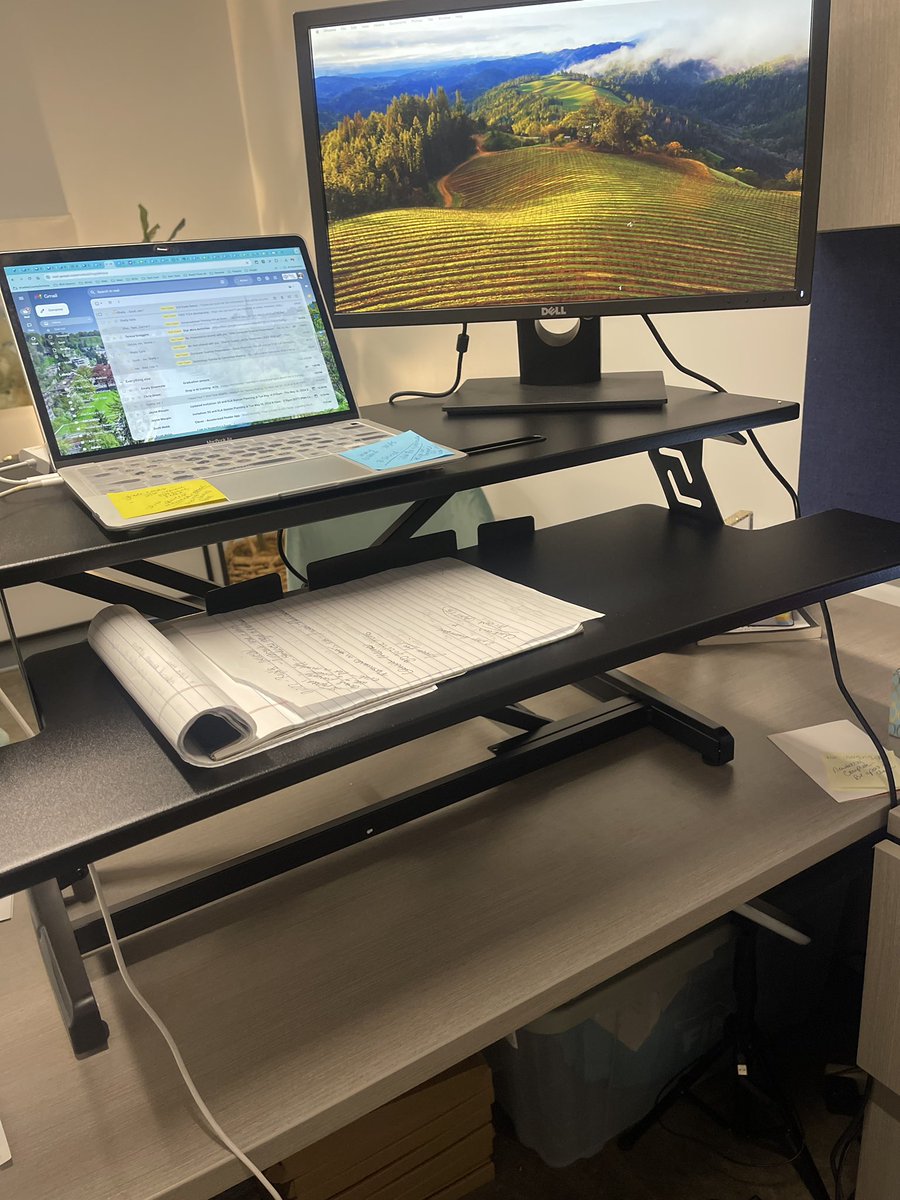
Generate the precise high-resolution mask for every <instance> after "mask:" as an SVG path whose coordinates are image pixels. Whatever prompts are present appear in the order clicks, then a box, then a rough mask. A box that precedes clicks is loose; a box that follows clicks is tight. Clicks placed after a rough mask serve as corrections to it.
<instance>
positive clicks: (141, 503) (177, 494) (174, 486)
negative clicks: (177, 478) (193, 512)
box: [107, 479, 228, 517]
mask: <svg viewBox="0 0 900 1200" xmlns="http://www.w3.org/2000/svg"><path fill="white" fill-rule="evenodd" d="M107 496H108V498H109V499H110V500H112V502H113V504H114V505H115V507H116V508H117V510H118V512H119V515H120V516H122V517H148V516H150V514H151V513H161V512H173V511H174V510H175V509H176V508H197V507H198V506H199V505H201V504H218V503H219V502H220V501H221V500H227V499H228V497H227V496H226V495H225V493H224V492H220V491H219V489H218V488H217V487H213V485H212V484H211V483H207V482H206V480H205V479H188V480H186V481H185V482H184V483H166V484H161V485H158V486H157V487H146V488H136V489H135V490H134V491H130V492H107Z"/></svg>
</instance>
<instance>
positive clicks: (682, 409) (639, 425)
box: [0, 388, 800, 588]
mask: <svg viewBox="0 0 900 1200" xmlns="http://www.w3.org/2000/svg"><path fill="white" fill-rule="evenodd" d="M799 411H800V409H799V405H797V404H795V403H792V402H787V401H782V400H763V399H759V398H757V397H753V396H732V395H730V394H722V395H720V394H717V393H714V392H708V391H703V390H701V389H694V388H670V389H669V403H668V405H667V406H666V408H665V409H664V410H662V411H647V410H641V411H638V412H608V413H596V412H595V413H552V414H549V413H535V414H531V415H524V416H518V415H517V416H497V417H469V418H464V417H454V418H450V417H447V416H445V414H444V413H443V412H442V410H441V406H440V403H439V402H438V401H433V400H430V401H429V400H424V401H411V402H408V403H401V404H397V405H395V406H390V405H387V404H380V405H374V406H370V407H367V408H365V409H364V410H363V412H362V415H363V416H364V417H365V418H366V419H368V420H371V421H374V422H376V423H378V424H381V425H388V426H391V427H392V428H394V429H398V430H405V429H414V430H415V431H416V432H418V433H420V434H422V435H423V436H424V437H427V438H429V439H431V440H432V441H435V442H439V443H444V444H446V445H448V446H452V447H454V448H457V449H465V448H466V447H467V446H481V445H484V444H485V443H487V442H499V441H507V440H510V439H513V438H518V437H522V436H527V435H529V434H540V435H541V436H542V437H543V439H544V440H543V441H540V442H534V443H532V444H530V445H525V446H515V447H510V448H508V449H505V450H499V451H494V452H492V453H490V454H479V455H475V456H473V457H472V458H469V459H460V460H457V461H454V462H452V463H449V464H447V465H445V466H438V467H435V468H433V469H429V470H423V471H417V472H413V473H410V474H403V475H395V476H393V477H392V478H390V479H380V480H375V481H373V482H372V483H367V484H366V485H364V486H358V487H342V488H331V489H328V490H325V491H318V492H315V493H309V494H307V495H306V496H305V497H304V496H298V497H295V498H293V499H289V500H282V501H274V502H270V503H267V504H265V505H256V506H253V507H247V508H241V509H233V510H232V511H231V512H229V513H227V514H224V513H223V514H221V515H219V516H216V515H215V513H214V512H212V511H206V510H203V509H197V510H195V511H194V512H193V513H192V514H191V515H190V516H189V518H187V519H182V520H180V521H175V522H173V523H171V524H169V523H165V524H162V525H157V526H152V527H150V528H149V529H148V530H147V531H145V532H143V533H140V532H139V533H135V534H132V535H131V536H128V537H122V536H113V535H111V534H108V533H106V532H105V531H104V530H103V529H101V528H100V526H99V525H98V524H97V523H96V522H95V521H94V520H93V519H92V518H91V517H90V516H89V515H88V513H87V511H86V510H85V509H83V508H82V507H81V506H80V505H79V504H78V503H77V502H76V501H75V499H74V497H73V496H72V495H71V494H70V493H69V492H68V489H66V488H63V487H52V488H35V489H34V490H33V491H32V492H20V493H19V494H18V495H16V496H11V497H10V498H9V500H8V501H4V500H3V499H2V493H0V588H7V587H13V586H16V585H18V584H23V583H36V582H41V581H45V580H52V579H59V578H61V577H64V576H67V575H71V574H73V573H75V572H78V571H89V570H93V569H96V568H98V567H104V566H105V567H113V566H116V565H117V564H121V563H127V562H129V561H131V560H133V559H138V558H150V557H153V556H154V555H159V554H168V553H171V552H172V551H175V550H187V549H191V548H193V547H196V546H202V545H206V544H210V543H215V542H222V541H227V540H230V539H232V538H240V537H247V536H249V535H251V534H254V533H262V532H265V531H267V530H272V529H281V528H288V527H290V526H292V525H304V524H307V523H309V522H312V521H322V520H326V519H328V518H331V517H339V516H346V515H349V514H353V513H358V512H365V511H368V510H370V509H374V508H381V507H388V506H390V505H396V504H409V503H412V502H414V501H417V500H423V499H427V498H431V497H435V496H449V495H451V494H452V493H454V492H458V491H465V490H467V489H469V488H476V487H486V486H487V485H489V484H492V483H503V482H505V481H507V480H511V479H522V478H524V477H526V476H530V475H541V474H544V473H546V472H549V471H559V470H563V469H564V468H567V467H575V466H581V465H583V464H585V463H592V462H602V461H605V460H608V459H613V458H621V457H623V456H624V455H627V454H637V453H640V452H641V451H647V450H653V449H658V448H660V447H665V446H675V445H680V444H683V443H687V442H692V441H700V440H702V439H703V438H707V437H717V436H719V435H721V434H724V433H733V432H735V431H736V430H742V429H747V428H751V427H753V428H759V427H762V426H765V425H775V424H781V423H783V422H785V421H793V420H796V418H797V417H798V415H799ZM735 453H736V454H740V453H741V451H740V449H739V448H737V447H736V448H735Z"/></svg>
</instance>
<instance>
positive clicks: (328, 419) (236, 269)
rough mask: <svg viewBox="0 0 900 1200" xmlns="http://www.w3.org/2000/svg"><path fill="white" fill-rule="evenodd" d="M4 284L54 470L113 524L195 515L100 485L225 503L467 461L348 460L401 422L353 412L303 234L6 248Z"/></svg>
mask: <svg viewBox="0 0 900 1200" xmlns="http://www.w3.org/2000/svg"><path fill="white" fill-rule="evenodd" d="M0 292H2V295H3V299H4V302H5V304H6V308H7V311H8V313H9V317H10V323H11V325H12V328H13V332H14V334H15V338H16V342H17V344H18V347H19V353H20V355H21V357H22V363H23V366H24V369H25V373H26V375H27V377H28V382H29V384H30V387H31V391H32V394H33V397H34V403H35V407H36V409H37V412H38V416H39V418H40V421H41V424H42V426H43V429H44V434H45V437H46V440H47V446H48V448H49V451H50V457H51V458H52V460H53V464H54V467H55V468H56V470H57V471H58V472H59V474H60V476H61V477H62V479H63V480H64V481H65V483H66V484H68V486H69V487H70V488H71V489H72V491H73V492H74V493H75V495H76V496H77V497H78V499H79V500H80V501H81V503H82V504H83V505H85V507H86V508H87V509H88V510H89V511H90V512H91V513H92V514H93V515H94V516H95V517H96V519H97V520H98V521H99V522H100V523H101V524H102V525H103V526H105V527H106V528H108V529H114V530H125V531H127V530H128V529H134V528H142V527H143V526H145V525H147V524H150V523H153V522H158V521H172V520H173V518H175V519H177V518H179V517H180V518H184V517H186V516H190V515H193V514H196V513H197V512H198V511H199V510H198V509H196V508H180V509H177V510H175V511H172V510H169V511H166V512H160V513H157V514H153V515H139V516H135V517H127V516H123V515H122V514H121V512H120V511H119V508H118V507H117V505H116V504H115V503H114V502H113V500H111V499H110V493H120V492H128V491H132V490H135V489H140V488H147V487H154V486H162V485H170V484H173V483H179V482H188V481H194V480H198V479H200V480H205V481H207V482H208V483H210V484H212V485H213V487H214V488H216V489H218V491H219V492H221V493H222V494H223V495H224V496H225V500H221V501H218V502H217V503H216V505H215V507H216V509H217V510H219V511H221V510H224V509H226V508H233V507H236V506H243V505H248V504H259V503H262V502H265V501H267V500H272V499H276V498H279V497H284V496H295V495H299V494H300V493H302V492H308V491H314V490H316V491H317V490H320V489H323V488H331V487H344V486H348V485H354V484H361V483H365V482H367V481H370V480H371V479H373V478H380V477H382V476H384V475H387V474H395V473H397V472H399V471H410V470H422V469H423V467H427V466H434V465H439V464H440V463H443V462H449V461H450V460H451V459H452V458H462V457H464V455H463V454H462V453H461V452H460V451H458V450H449V449H448V450H447V453H446V455H445V456H444V457H442V458H441V459H439V460H437V461H432V462H425V463H422V462H417V463H404V462H403V460H402V459H401V463H400V465H392V466H389V467H387V468H386V469H382V470H376V469H374V468H370V467H369V466H365V465H363V464H362V463H359V462H354V461H351V460H350V459H348V458H345V457H343V453H344V452H345V451H348V450H355V449H358V448H359V447H365V446H368V445H369V444H370V443H373V442H377V441H380V440H383V439H384V438H387V437H393V436H395V435H396V433H397V430H396V429H390V428H388V427H386V426H383V425H376V424H374V423H372V422H371V421H365V420H363V419H361V418H360V415H359V411H358V409H357V407H356V403H355V401H354V399H353V395H352V393H351V391H350V385H349V383H348V382H347V376H346V372H345V371H344V367H343V364H342V363H341V358H340V354H339V352H338V348H337V345H336V343H335V340H334V335H333V334H332V331H331V328H330V326H329V324H328V321H327V319H326V317H325V312H324V308H323V305H322V300H321V296H320V294H319V289H318V286H317V284H316V280H315V277H314V275H313V271H312V266H311V264H310V261H309V256H308V253H307V250H306V247H305V245H304V243H303V241H302V240H301V239H300V238H298V237H274V238H242V239H229V240H226V241H215V242H170V243H168V244H165V245H155V244H152V243H151V244H146V245H137V246H106V247H100V248H97V247H93V248H80V249H73V250H33V251H27V252H23V253H15V254H3V255H0ZM364 457H365V456H364ZM204 511H206V510H204Z"/></svg>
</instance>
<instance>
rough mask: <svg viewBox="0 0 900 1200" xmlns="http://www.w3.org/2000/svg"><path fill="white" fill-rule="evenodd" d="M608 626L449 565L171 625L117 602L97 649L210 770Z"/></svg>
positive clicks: (396, 571)
mask: <svg viewBox="0 0 900 1200" xmlns="http://www.w3.org/2000/svg"><path fill="white" fill-rule="evenodd" d="M600 616H602V614H601V613H598V612H595V611H593V610H592V609H587V608H582V607H580V606H579V605H575V604H569V603H567V602H566V601H563V600H557V599H556V598H554V597H552V596H545V595H543V594H542V593H541V592H537V591H534V590H533V589H532V588H528V587H524V586H523V585H521V584H518V583H512V582H510V581H509V580H506V579H500V578H498V577H497V576H495V575H491V574H490V573H489V572H487V571H482V570H479V569H478V568H477V567H473V566H470V565H468V564H467V563H462V562H459V561H458V560H456V559H441V560H438V561H436V562H426V563H418V564H415V565H413V566H408V567H397V568H393V569H391V570H387V571H383V572H381V573H380V574H377V575H372V576H368V577H366V578H365V579H358V580H352V581H351V582H348V583H342V584H338V585H336V586H334V587H331V588H324V589H322V590H321V591H312V592H296V593H294V594H292V595H290V596H286V597H284V598H283V599H281V600H277V601H274V602H272V603H270V604H263V605H258V606H255V607H253V608H250V609H246V610H241V611H238V612H232V613H226V614H223V615H221V616H215V617H208V616H197V617H193V616H192V617H186V618H182V619H181V620H179V621H176V622H171V623H169V624H168V625H163V626H152V625H150V623H149V622H148V621H146V620H145V619H144V618H143V617H142V616H141V615H140V614H139V613H137V612H135V611H134V610H133V609H130V608H128V607H126V606H124V605H115V606H112V607H111V608H107V609H104V610H103V612H101V613H100V614H99V615H98V616H97V617H95V618H94V620H93V621H92V622H91V626H90V630H89V633H88V639H89V641H90V644H91V646H92V647H93V648H94V650H95V651H96V653H97V654H98V655H99V656H100V657H101V658H102V659H103V661H104V662H105V663H106V664H107V666H108V667H109V669H110V670H111V671H112V672H113V674H114V675H115V676H116V678H117V679H118V680H119V682H120V683H121V684H122V686H123V687H124V688H125V689H126V691H128V692H129V694H130V695H131V696H132V698H133V699H134V700H135V701H136V702H137V704H138V705H139V706H140V707H141V708H142V709H143V711H144V712H145V713H146V714H147V716H148V717H149V718H150V720H151V721H152V722H153V723H154V724H155V725H156V727H157V728H158V729H159V731H160V732H161V733H162V735H163V736H164V737H165V739H166V740H167V741H168V742H169V743H170V745H172V746H173V747H174V748H175V750H176V751H177V752H178V754H179V755H180V756H181V757H182V758H183V759H184V760H185V761H186V762H190V763H193V764H194V765H196V766H205V767H212V766H215V765H216V764H217V763H220V762H226V761H232V760H234V759H235V758H241V757H245V756H246V755H247V754H252V753H256V752H257V751H258V750H260V749H261V748H263V747H268V746H273V745H277V744H280V743H281V742H284V741H287V740H290V739H292V738H295V737H299V736H303V735H308V734H310V733H314V732H318V731H320V730H324V729H327V728H330V727H331V726H333V725H335V724H338V723H340V722H343V721H349V720H353V719H355V718H357V717H360V716H363V715H365V714H367V713H372V712H375V711H378V710H379V709H382V708H385V707H387V706H389V705H392V704H400V703H404V702H406V701H409V700H411V699H414V698H416V697H420V696H423V695H425V694H426V693H427V692H429V691H432V690H434V688H435V687H437V686H438V685H439V684H441V683H443V682H445V681H447V680H449V679H451V678H453V677H454V676H458V675H462V674H464V673H465V672H467V671H472V670H476V669H477V668H479V667H483V666H486V665H488V664H489V663H492V662H496V661H498V660H500V659H503V658H507V657H509V656H511V655H514V654H520V653H523V652H524V651H527V650H531V649H534V648H536V647H538V646H543V645H547V644H549V643H550V642H553V641H558V640H560V639H561V638H565V637H571V636H572V635H573V634H575V633H577V632H579V630H580V629H581V626H582V623H583V622H584V621H586V620H592V619H595V618H598V617H600Z"/></svg>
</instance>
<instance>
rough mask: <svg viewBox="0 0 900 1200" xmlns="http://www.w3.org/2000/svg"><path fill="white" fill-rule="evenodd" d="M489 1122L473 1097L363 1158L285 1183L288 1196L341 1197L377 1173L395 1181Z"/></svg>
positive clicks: (485, 1104)
mask: <svg viewBox="0 0 900 1200" xmlns="http://www.w3.org/2000/svg"><path fill="white" fill-rule="evenodd" d="M490 1123H491V1105H490V1101H489V1099H488V1098H487V1097H482V1096H472V1097H471V1098H470V1099H469V1100H464V1101H463V1102H462V1104H457V1105H456V1107H455V1108H451V1109H450V1111H449V1112H446V1113H442V1114H441V1115H440V1116H439V1117H435V1119H434V1120H433V1121H429V1122H428V1124H427V1125H424V1126H422V1127H421V1128H420V1129H416V1130H414V1131H413V1132H412V1133H410V1134H407V1135H406V1136H405V1137H401V1138H398V1139H397V1140H396V1141H394V1142H390V1143H388V1144H387V1145H384V1146H381V1147H379V1148H378V1149H377V1150H376V1151H375V1153H373V1154H370V1155H368V1156H367V1157H366V1158H363V1159H358V1160H357V1161H355V1162H349V1163H346V1164H341V1163H337V1162H335V1161H334V1160H331V1161H330V1162H328V1163H323V1164H322V1165H321V1166H320V1167H318V1168H314V1169H313V1170H311V1171H308V1172H306V1173H305V1174H303V1175H299V1176H297V1175H295V1176H294V1177H293V1178H292V1179H291V1180H289V1181H288V1180H285V1181H284V1183H286V1184H287V1186H288V1189H289V1190H288V1197H289V1198H291V1197H293V1196H294V1195H295V1194H296V1195H297V1196H301V1197H302V1198H303V1200H332V1198H333V1197H334V1196H338V1195H341V1196H343V1195H344V1193H345V1191H346V1190H347V1189H348V1188H352V1187H353V1186H354V1185H355V1184H357V1183H359V1182H361V1181H362V1180H365V1179H368V1178H370V1177H372V1176H374V1175H376V1174H377V1175H379V1176H381V1177H383V1178H385V1179H387V1178H388V1177H390V1173H391V1172H393V1177H394V1178H397V1177H399V1176H400V1175H403V1174H405V1173H406V1172H407V1171H410V1170H412V1169H413V1168H414V1167H416V1166H418V1165H419V1163H423V1162H427V1161H428V1159H430V1158H434V1156H435V1155H437V1154H440V1153H442V1152H443V1151H444V1150H448V1149H449V1148H450V1147H451V1146H454V1145H456V1144H457V1143H458V1142H460V1141H462V1139H463V1138H465V1137H466V1136H467V1135H468V1134H470V1133H474V1132H475V1131H476V1130H478V1129H482V1128H483V1127H484V1126H485V1125H490Z"/></svg>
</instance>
